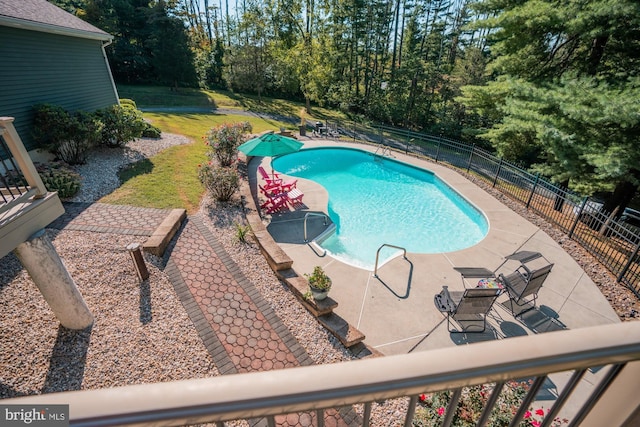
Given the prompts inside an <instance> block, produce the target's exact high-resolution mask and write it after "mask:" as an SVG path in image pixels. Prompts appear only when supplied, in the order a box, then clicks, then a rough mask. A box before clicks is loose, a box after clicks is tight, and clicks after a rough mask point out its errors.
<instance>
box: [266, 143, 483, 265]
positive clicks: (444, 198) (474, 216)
mask: <svg viewBox="0 0 640 427" xmlns="http://www.w3.org/2000/svg"><path fill="white" fill-rule="evenodd" d="M272 167H273V169H274V170H276V171H278V172H281V173H284V174H287V175H291V176H296V177H301V178H306V179H310V180H312V181H315V182H317V183H319V184H320V185H322V186H323V187H324V188H325V189H326V190H327V192H328V193H329V205H328V208H327V209H328V214H329V217H330V218H331V220H332V221H333V223H334V224H335V227H336V228H335V233H333V234H331V235H330V236H328V237H327V238H326V239H323V240H321V241H318V242H317V243H319V244H320V246H322V248H324V249H325V250H326V251H327V252H328V253H329V254H330V255H331V256H333V257H335V258H338V259H339V260H341V261H343V262H346V263H348V264H352V265H355V266H358V267H362V268H367V269H372V268H373V266H374V263H375V258H376V251H377V250H378V248H380V246H382V245H383V244H390V245H394V246H400V247H403V248H406V250H407V252H414V253H443V252H452V251H457V250H461V249H464V248H468V247H470V246H473V245H475V244H476V243H478V242H479V241H480V240H482V239H483V238H484V236H486V234H487V232H488V228H489V224H488V222H487V220H486V218H485V216H484V215H483V214H482V212H481V211H480V210H478V209H477V208H475V207H474V206H473V205H472V204H471V203H469V202H468V201H467V200H466V199H464V198H463V197H462V196H461V195H460V194H458V193H457V192H456V191H455V190H453V189H452V188H451V187H449V186H448V185H447V184H446V183H444V182H443V181H442V180H440V179H439V178H438V177H437V176H436V175H435V174H434V173H433V172H430V171H428V170H425V169H420V168H417V167H414V166H411V165H408V164H405V163H401V162H399V161H396V160H393V159H389V158H386V157H385V158H381V157H380V156H374V155H373V154H371V153H368V152H365V151H362V150H357V149H352V148H311V149H303V150H301V151H299V152H296V153H292V154H287V155H285V156H281V157H277V158H275V159H274V160H273V162H272ZM396 252H397V250H393V249H391V248H387V247H385V248H384V249H383V250H382V251H381V252H380V257H381V258H380V260H385V259H387V258H389V257H390V256H392V255H393V254H394V253H396Z"/></svg>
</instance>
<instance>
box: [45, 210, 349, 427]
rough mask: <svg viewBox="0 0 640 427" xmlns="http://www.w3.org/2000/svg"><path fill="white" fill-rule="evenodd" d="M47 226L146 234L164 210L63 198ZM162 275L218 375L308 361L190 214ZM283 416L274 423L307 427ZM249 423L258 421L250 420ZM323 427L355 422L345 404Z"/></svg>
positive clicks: (296, 417) (309, 420)
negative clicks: (62, 211)
mask: <svg viewBox="0 0 640 427" xmlns="http://www.w3.org/2000/svg"><path fill="white" fill-rule="evenodd" d="M65 210H66V213H65V214H64V215H63V216H61V217H60V218H58V220H56V221H55V222H53V223H52V224H51V225H50V228H56V229H63V228H64V229H68V230H82V231H93V232H102V233H115V234H127V235H140V236H150V235H151V234H152V233H153V231H154V230H155V229H156V227H157V226H158V225H160V223H161V222H162V221H163V220H164V218H165V217H166V216H167V215H168V214H169V212H171V210H164V209H147V208H136V207H130V206H115V205H106V204H101V203H94V204H87V203H66V204H65ZM165 258H166V261H167V264H166V269H165V272H166V273H167V274H168V276H169V278H170V280H171V282H172V283H173V285H174V287H175V289H176V292H177V293H178V295H179V297H180V299H181V301H182V303H183V305H184V307H185V309H186V311H187V313H188V314H189V316H190V317H191V320H192V321H193V322H194V324H195V326H196V329H197V331H198V333H199V334H200V337H201V338H202V340H203V342H204V344H205V346H206V348H207V350H208V351H209V353H210V354H211V356H212V358H213V360H214V363H215V364H216V367H217V368H218V370H219V372H220V373H221V374H223V375H226V374H235V373H241V372H251V371H266V370H270V369H284V368H290V367H294V366H303V365H310V364H312V363H313V361H312V360H311V359H310V358H309V356H308V354H307V353H306V351H305V350H304V348H302V347H301V346H300V344H299V343H298V342H297V340H296V339H295V338H294V337H293V335H291V333H290V332H289V330H288V329H287V328H286V327H285V326H284V324H283V323H282V321H281V320H280V319H279V318H278V316H276V314H275V312H274V311H273V310H272V309H271V307H270V306H269V304H268V303H267V302H266V301H265V300H264V299H263V298H262V295H261V294H260V293H259V292H258V291H257V289H256V288H255V286H254V285H253V284H252V283H251V282H250V281H249V280H247V278H246V277H245V276H244V275H243V274H242V272H241V271H240V269H239V268H238V266H237V265H236V264H235V262H234V261H233V260H232V259H231V258H230V257H229V255H228V254H227V253H226V251H225V250H224V248H223V247H222V245H221V244H220V243H219V242H218V240H217V239H216V238H215V236H214V235H213V234H212V233H211V232H210V231H209V229H207V228H206V226H205V225H204V224H203V223H202V221H201V220H200V218H199V217H198V216H192V217H189V218H188V219H187V220H186V221H185V224H184V225H183V227H182V228H181V230H180V231H179V232H178V234H177V237H176V238H174V240H173V242H172V244H171V245H170V246H169V248H168V249H167V255H165ZM314 419H315V414H313V413H302V414H289V415H287V416H282V417H278V418H277V419H276V421H277V424H278V425H279V426H283V427H285V426H309V425H314V424H315V422H314V421H313V420H314ZM251 425H257V426H262V425H266V422H265V420H253V421H252V422H251ZM325 425H326V426H350V425H361V422H360V420H359V417H358V415H357V414H356V413H355V412H354V411H353V409H341V410H339V411H336V410H327V411H326V413H325Z"/></svg>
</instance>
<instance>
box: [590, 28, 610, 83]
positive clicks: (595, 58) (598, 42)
mask: <svg viewBox="0 0 640 427" xmlns="http://www.w3.org/2000/svg"><path fill="white" fill-rule="evenodd" d="M608 41H609V36H599V37H596V38H595V39H594V40H593V44H592V45H591V53H590V55H589V63H588V68H587V73H588V74H589V75H590V76H595V75H596V72H597V71H598V65H600V61H601V60H602V56H603V55H604V48H605V47H606V46H607V42H608Z"/></svg>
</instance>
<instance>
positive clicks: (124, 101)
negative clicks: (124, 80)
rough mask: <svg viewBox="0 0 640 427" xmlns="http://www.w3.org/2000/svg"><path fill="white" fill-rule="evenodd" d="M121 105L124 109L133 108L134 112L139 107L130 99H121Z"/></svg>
mask: <svg viewBox="0 0 640 427" xmlns="http://www.w3.org/2000/svg"><path fill="white" fill-rule="evenodd" d="M119 101H120V105H121V106H123V107H130V108H133V109H134V110H137V109H138V106H137V105H136V101H134V100H133V99H129V98H120V100H119Z"/></svg>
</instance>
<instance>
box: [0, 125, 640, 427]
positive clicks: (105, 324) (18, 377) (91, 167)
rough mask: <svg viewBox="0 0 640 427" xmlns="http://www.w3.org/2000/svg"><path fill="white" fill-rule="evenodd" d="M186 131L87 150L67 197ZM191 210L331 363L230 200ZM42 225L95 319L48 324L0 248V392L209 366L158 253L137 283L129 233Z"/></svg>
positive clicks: (113, 381) (616, 289)
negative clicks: (77, 325) (75, 324)
mask: <svg viewBox="0 0 640 427" xmlns="http://www.w3.org/2000/svg"><path fill="white" fill-rule="evenodd" d="M188 142H189V140H188V139H187V138H185V137H182V136H179V135H168V134H165V135H163V137H162V138H161V139H160V140H149V139H140V140H137V141H135V142H133V143H131V144H130V145H129V146H128V147H126V148H124V149H121V152H120V153H118V152H116V151H115V150H113V149H110V150H99V151H97V152H96V153H95V155H94V156H92V157H91V158H90V161H89V163H88V164H87V165H83V166H81V167H78V168H77V171H78V172H79V173H80V174H81V175H82V177H83V187H82V189H81V191H80V192H79V194H78V195H77V196H76V197H75V198H74V199H73V201H76V202H92V201H95V200H98V199H99V198H100V197H102V196H104V195H106V194H108V193H110V192H111V191H113V189H115V188H117V186H118V185H119V182H118V179H117V171H118V169H119V168H120V167H122V166H123V165H124V164H126V163H131V162H134V161H137V160H140V159H142V158H145V157H151V156H153V155H155V154H157V153H158V152H159V151H161V150H163V149H165V148H167V147H169V146H171V145H175V144H184V143H188ZM470 179H472V177H470ZM476 183H477V184H478V185H480V186H481V187H487V186H486V185H484V184H483V183H482V182H476ZM485 190H486V191H488V192H490V193H491V194H493V195H494V196H495V197H496V198H498V199H499V200H501V201H502V202H503V203H505V204H506V205H508V206H510V207H511V208H512V209H513V210H515V211H516V212H518V213H519V214H521V215H522V216H524V217H526V218H527V219H529V220H530V221H531V222H533V223H534V224H536V225H537V226H539V227H541V228H542V229H543V230H544V231H546V232H547V233H548V234H549V235H550V236H552V237H553V238H555V239H556V240H557V241H558V242H559V243H560V244H561V245H562V246H563V247H564V248H565V250H567V252H568V253H570V254H571V255H572V256H573V257H574V258H575V259H576V260H577V261H578V262H579V263H580V265H581V266H582V267H583V268H584V269H585V271H586V272H587V273H588V274H589V275H590V277H591V278H592V280H594V282H595V283H596V284H597V285H598V286H599V287H600V289H601V291H602V292H603V294H604V295H605V296H606V297H607V299H608V300H609V302H610V303H611V305H612V306H613V308H614V309H615V310H616V312H617V313H618V315H619V316H620V318H621V319H623V320H629V319H634V318H636V316H638V313H639V312H640V304H639V303H638V299H637V298H636V297H635V295H633V294H632V293H631V292H630V291H629V290H627V289H625V288H624V287H622V286H620V285H617V284H616V283H615V278H614V277H613V276H612V275H611V274H610V273H608V272H607V270H606V269H605V268H604V267H603V266H602V265H600V264H599V263H598V262H597V261H596V260H595V259H594V258H593V257H591V256H590V255H589V254H587V253H586V251H584V250H583V249H582V248H581V247H580V246H579V245H577V244H576V243H575V242H573V241H572V240H570V239H568V238H566V236H564V235H563V234H562V233H561V232H559V231H557V230H555V229H554V228H553V227H551V226H549V225H548V224H546V223H545V222H544V221H543V220H541V219H540V218H538V217H537V216H536V215H534V214H532V213H530V212H529V211H527V210H526V209H524V208H523V207H522V206H521V205H519V204H518V203H517V202H514V201H512V200H511V199H509V198H507V197H505V196H503V195H502V194H501V193H499V192H497V191H495V190H493V189H491V188H485ZM198 215H200V216H201V217H202V218H203V220H204V222H205V224H206V225H207V227H209V228H210V229H211V230H212V232H213V234H214V235H215V236H216V237H217V238H218V239H219V240H220V242H221V243H222V244H223V246H224V247H225V249H226V250H227V252H228V253H229V255H230V256H231V257H232V259H234V260H235V261H236V263H237V264H238V265H239V267H240V269H241V270H242V272H243V273H244V274H245V276H246V277H247V278H248V279H249V280H251V281H252V282H253V283H254V284H255V286H256V287H257V288H258V289H259V290H260V292H261V293H262V294H263V296H264V298H265V299H266V300H267V301H268V302H269V303H270V304H271V305H272V307H273V309H274V310H275V312H276V314H277V315H278V316H279V317H280V318H281V319H282V321H283V322H284V323H285V325H286V326H287V327H288V328H289V329H290V330H291V332H292V334H293V335H294V336H295V337H296V338H297V339H298V341H299V342H300V344H301V345H302V346H303V347H304V348H305V349H306V350H307V352H308V354H309V356H310V357H311V358H312V360H314V361H315V362H316V363H335V362H340V361H346V360H350V359H351V358H352V356H351V354H350V353H349V351H348V350H346V349H345V348H344V347H343V346H342V345H341V344H340V343H339V342H338V341H337V340H336V339H335V338H334V337H333V336H331V335H330V334H329V333H327V332H326V331H325V330H324V328H322V327H321V326H320V325H319V324H318V322H317V321H316V320H315V319H314V318H313V317H312V316H311V315H310V314H309V313H308V312H307V311H306V310H305V309H304V308H302V306H301V305H300V304H298V302H297V300H296V299H295V297H293V295H292V294H291V293H290V292H289V291H288V290H287V289H286V286H285V285H284V284H282V283H281V282H280V281H279V280H278V279H277V278H276V277H275V276H274V275H273V274H272V272H271V270H270V269H269V267H268V265H267V263H266V261H265V260H264V258H263V257H262V255H261V253H260V251H259V249H258V248H257V246H256V245H255V244H254V243H252V242H251V241H250V240H249V241H248V243H242V242H239V241H238V239H237V225H238V224H240V225H242V224H243V223H244V219H243V215H242V210H241V208H240V207H239V205H238V203H229V204H221V203H217V202H215V201H213V200H211V199H209V198H207V197H205V199H204V200H203V202H202V205H201V209H200V212H199V213H198ZM47 234H48V236H49V237H50V238H51V239H52V240H53V243H54V246H55V247H56V249H57V250H58V252H59V254H60V256H61V257H62V259H63V260H64V262H65V264H66V266H67V268H68V270H69V272H70V273H71V275H72V277H73V278H74V280H75V281H76V283H77V285H78V287H79V288H80V291H81V293H82V294H83V296H84V298H85V300H86V302H87V304H88V305H89V308H90V310H91V311H92V313H93V314H94V316H95V324H94V325H93V326H92V327H91V328H89V329H87V330H83V331H69V330H66V329H64V328H61V327H59V325H58V322H57V321H56V319H55V317H54V316H53V313H52V312H51V310H50V309H49V307H48V305H47V304H46V302H45V301H44V299H43V298H42V296H41V295H40V293H39V291H38V290H37V288H36V287H35V285H34V284H33V282H32V281H31V279H30V278H29V276H28V274H27V273H26V272H25V271H24V270H23V269H22V266H21V265H20V263H19V262H18V260H17V259H16V258H15V256H13V255H8V256H6V257H4V258H2V259H1V260H0V310H1V312H2V313H3V315H2V320H1V321H0V349H1V350H2V351H0V398H8V397H15V396H21V395H28V394H40V393H50V392H56V391H63V390H77V389H95V388H104V387H113V386H120V385H127V384H137V383H150V382H160V381H172V380H180V379H188V378H202V377H210V376H216V375H218V371H217V369H216V367H215V365H214V364H213V361H212V359H211V358H210V356H209V354H208V353H207V351H206V349H205V348H204V345H203V344H202V341H201V340H200V338H199V337H198V334H197V332H196V330H195V327H194V326H193V324H192V323H191V322H190V320H189V318H188V316H187V314H186V312H185V311H184V309H183V307H182V304H181V303H180V301H179V300H178V298H177V296H176V294H175V291H174V289H173V287H172V285H171V283H170V282H169V280H168V278H167V277H166V275H165V273H164V272H163V264H162V260H160V259H157V258H155V257H153V256H151V255H149V254H145V258H146V260H147V266H148V268H149V271H150V274H151V277H150V279H149V281H148V284H147V285H145V284H143V285H140V283H139V281H138V279H137V276H136V275H135V272H134V270H133V268H132V265H131V259H130V257H129V254H128V252H127V251H126V249H125V248H126V246H127V245H128V244H129V243H133V242H135V238H132V237H131V236H121V235H111V234H100V233H88V232H78V231H64V230H63V231H57V230H47ZM139 243H142V241H140V242H139ZM406 405H407V401H406V399H399V400H395V401H388V402H384V403H381V404H375V405H373V406H374V407H373V418H372V423H373V424H372V425H376V426H395V425H401V424H402V422H401V420H400V418H401V414H403V413H404V410H405V408H406ZM356 409H357V410H358V411H361V410H362V408H361V407H359V406H358V407H356Z"/></svg>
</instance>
